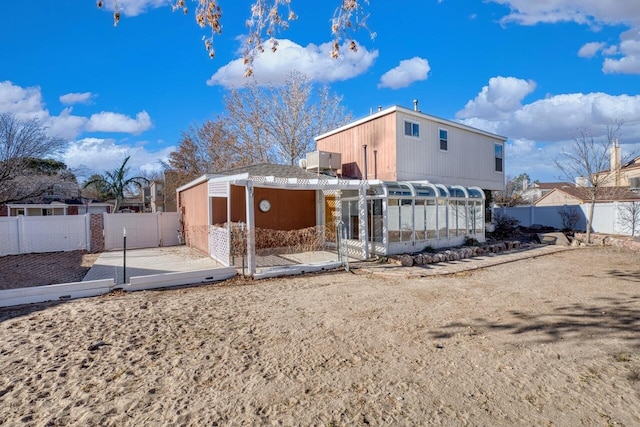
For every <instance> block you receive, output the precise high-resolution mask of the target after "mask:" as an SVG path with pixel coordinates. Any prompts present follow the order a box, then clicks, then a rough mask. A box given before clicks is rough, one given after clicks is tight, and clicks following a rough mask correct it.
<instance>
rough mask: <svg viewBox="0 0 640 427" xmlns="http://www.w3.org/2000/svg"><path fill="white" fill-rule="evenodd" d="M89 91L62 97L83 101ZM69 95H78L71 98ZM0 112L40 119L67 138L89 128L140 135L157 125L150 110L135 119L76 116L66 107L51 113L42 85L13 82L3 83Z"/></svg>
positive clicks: (54, 133)
mask: <svg viewBox="0 0 640 427" xmlns="http://www.w3.org/2000/svg"><path fill="white" fill-rule="evenodd" d="M86 93H88V94H89V97H86V96H85V94H67V95H63V96H62V97H60V100H61V101H62V100H63V98H64V99H66V100H67V101H72V100H76V101H79V100H83V99H91V98H92V97H93V95H92V94H91V93H90V92H86ZM68 95H74V96H70V97H68ZM75 95H80V96H75ZM0 113H13V114H15V115H16V117H18V118H19V119H22V120H27V119H34V118H35V119H38V120H40V122H41V123H42V124H43V125H44V126H45V127H47V132H48V134H49V135H50V136H55V137H59V138H63V139H67V140H72V139H74V138H77V137H78V135H80V134H81V133H83V132H86V131H88V132H126V133H131V134H139V133H141V132H144V131H145V130H148V129H149V128H151V127H152V126H153V123H152V122H151V117H149V114H148V113H147V112H146V111H142V112H140V113H138V114H137V115H136V118H135V119H132V118H130V117H127V116H125V115H123V114H118V113H112V112H104V111H103V112H101V113H98V114H93V115H92V116H91V118H87V117H83V116H74V115H73V114H72V108H71V107H68V108H65V109H64V110H62V112H60V114H59V115H57V116H55V115H51V114H50V112H49V110H48V109H46V108H45V104H44V102H43V101H42V93H41V90H40V87H38V86H33V87H27V88H23V87H20V86H17V85H14V84H13V83H12V82H10V81H4V82H0Z"/></svg>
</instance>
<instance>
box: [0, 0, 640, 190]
mask: <svg viewBox="0 0 640 427" xmlns="http://www.w3.org/2000/svg"><path fill="white" fill-rule="evenodd" d="M105 3H106V6H107V7H106V8H103V9H98V8H97V7H96V4H95V2H94V1H93V0H82V1H80V0H75V1H73V2H71V1H62V2H53V1H50V0H32V1H29V2H15V1H3V2H0V14H1V15H2V16H3V17H5V19H4V22H3V25H2V26H0V58H1V59H0V112H7V111H9V112H13V113H15V114H17V115H19V116H20V117H38V118H40V119H41V120H42V121H43V123H45V124H46V125H47V126H48V127H49V132H50V133H51V134H52V135H57V136H60V137H63V138H65V139H66V140H68V141H69V146H68V148H67V150H66V151H65V152H64V153H62V154H61V157H60V158H61V160H63V161H65V162H66V163H67V165H69V166H70V167H71V168H78V167H80V166H85V167H86V168H88V169H89V170H92V171H95V172H103V171H105V170H109V169H113V168H115V167H116V166H117V165H119V164H120V163H121V161H122V159H123V158H124V156H126V155H131V161H130V162H131V164H132V165H133V166H134V167H135V168H141V169H142V170H149V169H154V168H157V167H158V160H161V159H166V157H167V155H168V154H169V153H170V152H171V150H173V149H175V147H176V145H177V144H178V142H179V139H180V133H181V132H182V131H185V130H187V129H188V127H189V126H190V125H192V124H194V123H201V122H202V121H203V120H205V119H207V118H210V117H212V116H214V115H216V114H218V113H221V112H223V105H222V98H223V97H224V95H225V94H226V93H227V91H228V90H229V88H231V87H236V86H240V85H242V84H243V82H244V80H243V77H242V74H243V71H244V70H243V67H242V65H240V63H239V61H240V50H241V48H242V45H241V39H242V36H243V35H244V34H245V33H246V28H245V26H244V22H245V20H246V19H247V18H248V17H249V8H250V4H251V2H250V1H240V0H236V1H231V0H220V3H221V7H222V11H223V17H222V22H223V34H222V35H220V36H217V37H216V38H215V41H214V43H215V46H214V47H215V50H216V57H215V58H214V59H213V60H211V59H209V57H208V56H207V54H206V52H205V50H204V47H203V43H202V40H201V39H202V37H203V36H204V35H207V32H206V31H205V30H202V29H200V28H199V27H198V26H197V25H196V24H195V21H194V15H193V13H192V12H191V13H189V14H188V15H186V16H185V15H183V14H182V13H181V12H172V11H171V7H170V6H168V2H167V1H164V0H120V1H119V4H120V7H121V9H122V19H121V21H120V24H119V25H118V27H114V26H113V20H112V17H111V12H110V11H109V7H110V5H111V4H112V2H110V1H108V0H107V1H106V2H105ZM339 3H340V2H339V1H337V0H335V1H333V0H327V1H322V2H309V1H304V0H292V8H293V10H294V11H295V12H296V14H297V15H298V17H299V19H298V20H297V21H294V22H293V23H292V24H291V27H290V28H289V30H287V31H285V32H281V33H278V34H277V38H278V39H279V43H280V49H278V51H277V52H276V53H275V54H273V53H271V52H269V51H267V53H265V54H264V55H262V56H261V57H259V58H258V59H257V60H256V63H255V72H254V75H255V77H256V78H257V80H258V81H259V82H271V83H278V82H280V81H282V80H283V78H284V76H286V74H287V73H288V72H290V71H291V70H292V69H297V70H299V71H302V72H303V73H305V74H306V75H307V76H308V77H309V78H310V79H312V80H313V81H316V82H319V83H323V84H328V85H329V86H330V88H331V90H332V91H333V92H335V93H337V94H338V95H341V96H342V97H343V104H344V106H345V107H346V109H347V110H348V111H350V112H351V113H352V114H353V116H354V118H360V117H363V116H365V115H367V114H369V112H370V111H372V110H375V109H376V108H377V107H378V106H382V107H389V106H392V105H401V106H405V107H409V108H411V107H412V105H413V104H412V102H413V100H414V99H418V100H419V102H420V104H419V105H420V109H421V110H422V111H424V112H425V113H428V114H431V115H435V116H438V117H443V118H446V119H452V120H459V121H462V122H464V123H466V124H469V125H471V126H475V127H478V128H481V129H484V130H487V131H491V132H495V133H498V134H501V135H504V136H507V137H508V138H509V140H508V145H507V150H506V165H507V174H509V175H514V176H515V175H518V174H520V173H522V172H526V173H528V174H529V175H530V176H531V178H532V179H539V180H542V181H549V180H555V179H556V178H558V172H557V171H556V170H555V167H554V165H553V160H554V159H555V158H557V157H558V155H559V154H560V153H561V152H562V150H563V149H566V148H567V146H568V144H570V142H571V139H572V137H574V136H575V135H576V134H577V133H578V129H580V128H584V127H588V128H589V129H591V131H592V133H593V134H594V135H595V136H596V137H598V138H599V137H602V136H603V135H604V134H605V132H606V126H607V124H609V123H611V121H612V120H624V122H625V124H624V126H623V131H622V136H621V138H620V143H621V144H622V147H623V153H630V152H632V151H635V150H638V149H639V148H640V2H637V1H629V0H616V1H613V0H548V1H545V2H534V1H530V0H485V1H481V0H477V1H476V0H414V1H409V0H393V1H392V0H371V4H370V6H368V9H367V10H368V12H369V13H370V18H369V21H368V25H369V27H370V29H371V30H372V31H375V33H376V34H377V36H376V38H375V39H373V40H372V39H370V38H369V35H368V33H366V32H364V31H360V32H358V33H356V34H355V37H356V39H357V41H358V42H359V49H358V51H357V52H356V53H351V52H348V49H343V50H342V51H343V54H342V56H341V57H340V58H339V59H338V60H334V59H331V58H330V57H329V49H330V43H331V41H332V38H331V33H330V18H331V17H332V16H333V12H334V9H335V7H336V6H337V5H338V4H339ZM187 5H188V6H190V8H191V9H195V4H194V3H192V2H191V0H187ZM105 9H106V10H105Z"/></svg>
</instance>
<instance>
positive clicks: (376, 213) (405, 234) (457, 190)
mask: <svg viewBox="0 0 640 427" xmlns="http://www.w3.org/2000/svg"><path fill="white" fill-rule="evenodd" d="M345 195H348V196H350V197H348V198H346V197H344V196H345ZM366 198H367V200H366V209H367V227H368V239H369V242H372V243H381V242H385V238H386V241H387V242H388V243H412V242H413V243H415V242H427V244H428V241H429V240H444V241H445V242H441V243H439V244H440V245H442V244H447V242H446V240H448V239H453V238H456V237H463V236H468V235H476V236H482V234H483V230H484V217H483V210H484V193H483V192H482V190H480V189H479V188H477V187H471V188H465V187H461V186H444V185H441V184H431V183H427V182H415V183H411V182H382V181H378V182H377V183H372V185H371V186H370V187H369V188H368V189H367V196H366ZM385 203H386V205H385ZM341 206H342V221H343V222H344V224H345V226H346V229H347V238H349V239H355V240H357V239H358V238H359V233H358V231H359V218H358V196H357V192H356V191H353V190H350V191H343V197H342V205H341ZM385 206H386V208H385ZM385 215H386V218H385ZM385 223H386V226H387V230H386V233H387V234H386V236H385V230H384V224H385Z"/></svg>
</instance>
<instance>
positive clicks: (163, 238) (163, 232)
mask: <svg viewBox="0 0 640 427" xmlns="http://www.w3.org/2000/svg"><path fill="white" fill-rule="evenodd" d="M158 215H159V219H160V246H176V245H179V244H180V239H179V236H180V219H179V218H178V212H162V213H159V214H158Z"/></svg>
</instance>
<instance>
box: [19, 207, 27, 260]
mask: <svg viewBox="0 0 640 427" xmlns="http://www.w3.org/2000/svg"><path fill="white" fill-rule="evenodd" d="M25 240H26V239H25V230H24V216H23V215H18V253H20V254H24V253H26V248H25V246H26V242H25Z"/></svg>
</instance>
